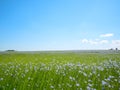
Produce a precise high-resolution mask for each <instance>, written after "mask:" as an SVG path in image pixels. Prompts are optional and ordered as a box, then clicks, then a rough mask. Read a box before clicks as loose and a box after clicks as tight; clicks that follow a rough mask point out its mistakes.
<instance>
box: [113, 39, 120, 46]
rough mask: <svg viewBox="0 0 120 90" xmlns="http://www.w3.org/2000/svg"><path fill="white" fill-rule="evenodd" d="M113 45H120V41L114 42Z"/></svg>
mask: <svg viewBox="0 0 120 90" xmlns="http://www.w3.org/2000/svg"><path fill="white" fill-rule="evenodd" d="M112 44H116V45H120V40H112Z"/></svg>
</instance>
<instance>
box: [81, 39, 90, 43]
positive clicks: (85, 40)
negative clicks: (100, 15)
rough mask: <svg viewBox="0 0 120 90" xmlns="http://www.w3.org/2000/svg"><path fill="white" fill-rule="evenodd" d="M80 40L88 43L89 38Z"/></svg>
mask: <svg viewBox="0 0 120 90" xmlns="http://www.w3.org/2000/svg"><path fill="white" fill-rule="evenodd" d="M81 42H82V43H88V42H89V40H87V39H82V40H81Z"/></svg>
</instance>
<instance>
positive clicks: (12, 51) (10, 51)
mask: <svg viewBox="0 0 120 90" xmlns="http://www.w3.org/2000/svg"><path fill="white" fill-rule="evenodd" d="M6 51H8V52H14V51H15V50H6Z"/></svg>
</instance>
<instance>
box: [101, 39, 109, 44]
mask: <svg viewBox="0 0 120 90" xmlns="http://www.w3.org/2000/svg"><path fill="white" fill-rule="evenodd" d="M108 42H109V41H108V40H101V41H100V44H107V43H108Z"/></svg>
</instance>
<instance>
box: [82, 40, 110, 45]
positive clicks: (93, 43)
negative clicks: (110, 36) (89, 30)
mask: <svg viewBox="0 0 120 90" xmlns="http://www.w3.org/2000/svg"><path fill="white" fill-rule="evenodd" d="M81 42H82V43H86V44H92V45H97V44H107V43H109V41H108V40H99V39H95V40H88V39H82V40H81Z"/></svg>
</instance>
